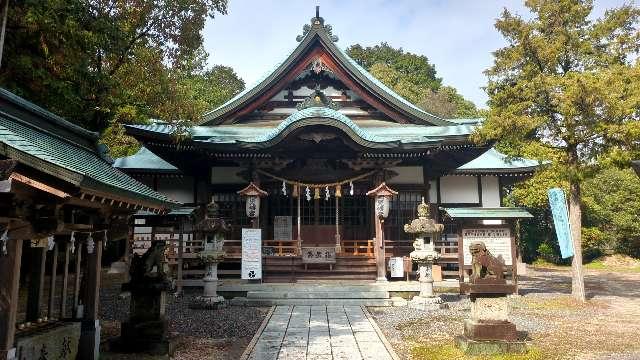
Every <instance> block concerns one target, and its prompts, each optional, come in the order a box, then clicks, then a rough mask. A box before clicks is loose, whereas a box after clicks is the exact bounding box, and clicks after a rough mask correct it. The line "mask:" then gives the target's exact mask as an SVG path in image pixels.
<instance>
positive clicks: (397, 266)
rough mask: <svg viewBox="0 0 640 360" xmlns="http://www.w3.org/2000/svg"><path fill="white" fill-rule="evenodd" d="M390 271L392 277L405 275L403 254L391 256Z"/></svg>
mask: <svg viewBox="0 0 640 360" xmlns="http://www.w3.org/2000/svg"><path fill="white" fill-rule="evenodd" d="M389 272H390V273H391V277H392V278H401V277H404V260H403V259H402V257H401V256H397V257H391V258H389Z"/></svg>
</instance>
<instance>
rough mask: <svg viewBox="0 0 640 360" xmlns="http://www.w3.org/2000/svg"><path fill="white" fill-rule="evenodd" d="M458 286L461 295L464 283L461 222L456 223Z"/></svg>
mask: <svg viewBox="0 0 640 360" xmlns="http://www.w3.org/2000/svg"><path fill="white" fill-rule="evenodd" d="M457 225H458V285H459V289H460V294H463V293H464V292H463V289H462V284H463V283H464V248H463V246H464V241H462V227H463V226H464V225H463V223H462V222H460V221H458V222H457Z"/></svg>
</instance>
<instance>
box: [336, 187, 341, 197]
mask: <svg viewBox="0 0 640 360" xmlns="http://www.w3.org/2000/svg"><path fill="white" fill-rule="evenodd" d="M336 197H337V198H339V197H342V186H341V185H340V184H338V185H336Z"/></svg>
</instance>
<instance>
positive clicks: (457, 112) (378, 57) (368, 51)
mask: <svg viewBox="0 0 640 360" xmlns="http://www.w3.org/2000/svg"><path fill="white" fill-rule="evenodd" d="M347 53H348V54H349V56H350V57H351V58H353V59H354V60H355V61H356V62H357V63H358V64H360V66H362V67H364V68H365V69H367V70H368V71H369V72H370V73H371V75H373V76H374V77H376V78H377V79H378V80H380V81H381V82H382V83H384V84H385V85H386V86H388V87H389V88H391V89H392V90H393V91H395V92H396V93H397V94H398V95H400V96H402V97H403V98H405V99H407V100H408V101H410V102H411V103H413V104H416V105H417V106H418V107H420V108H422V109H424V110H425V111H428V112H430V113H432V114H434V115H438V116H441V117H444V118H475V117H478V110H477V109H476V106H475V105H474V104H473V103H472V102H471V101H469V100H466V99H465V98H463V97H462V95H460V94H458V92H457V91H456V89H455V88H453V87H450V86H443V85H442V79H441V78H439V77H437V76H436V68H435V66H434V65H433V64H431V63H429V59H428V58H427V57H426V56H424V55H417V54H413V53H410V52H405V51H404V50H403V49H402V48H397V49H396V48H394V47H391V46H389V44H387V43H386V42H382V43H380V45H375V46H372V47H366V48H364V47H362V46H361V45H359V44H355V45H352V46H350V47H348V48H347Z"/></svg>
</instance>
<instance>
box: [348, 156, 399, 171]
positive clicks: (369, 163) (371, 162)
mask: <svg viewBox="0 0 640 360" xmlns="http://www.w3.org/2000/svg"><path fill="white" fill-rule="evenodd" d="M340 161H342V162H343V163H345V164H347V165H348V166H349V168H350V169H352V170H355V171H360V170H362V169H377V168H388V167H393V166H397V165H398V164H400V163H401V162H402V160H386V159H340Z"/></svg>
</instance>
